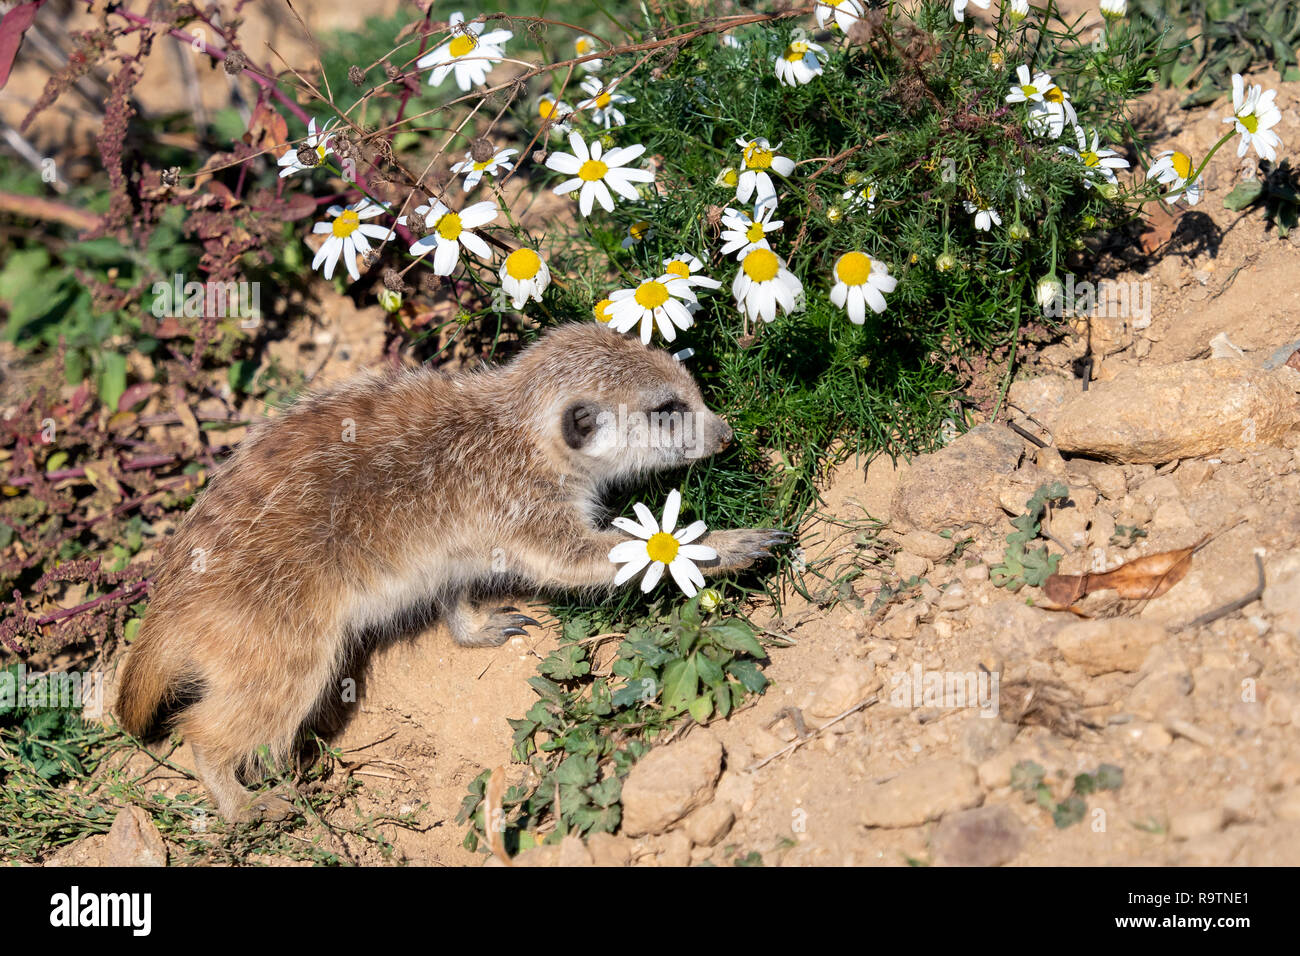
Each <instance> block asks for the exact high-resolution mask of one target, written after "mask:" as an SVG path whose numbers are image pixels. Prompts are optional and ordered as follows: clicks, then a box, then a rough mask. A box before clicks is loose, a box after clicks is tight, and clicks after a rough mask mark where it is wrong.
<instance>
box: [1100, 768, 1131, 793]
mask: <svg viewBox="0 0 1300 956" xmlns="http://www.w3.org/2000/svg"><path fill="white" fill-rule="evenodd" d="M1096 776H1097V789H1098V790H1118V789H1119V788H1120V787H1122V786H1124V770H1123V768H1122V767H1117V766H1115V765H1114V764H1110V763H1104V764H1102V765H1101V766H1100V767H1098V768H1097V774H1096Z"/></svg>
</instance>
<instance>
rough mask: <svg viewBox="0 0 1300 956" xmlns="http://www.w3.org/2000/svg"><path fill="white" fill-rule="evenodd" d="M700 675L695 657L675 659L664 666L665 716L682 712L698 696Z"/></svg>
mask: <svg viewBox="0 0 1300 956" xmlns="http://www.w3.org/2000/svg"><path fill="white" fill-rule="evenodd" d="M699 685H700V677H699V674H698V673H697V671H696V670H695V658H694V657H691V658H688V659H687V660H675V661H673V662H672V663H671V664H669V665H668V666H667V667H665V668H664V684H663V705H664V714H665V716H669V717H671V716H672V715H673V714H678V713H681V711H683V710H685V709H686V708H687V707H688V706H689V705H690V703H691V701H693V700H694V699H695V697H696V691H697V689H698V688H699Z"/></svg>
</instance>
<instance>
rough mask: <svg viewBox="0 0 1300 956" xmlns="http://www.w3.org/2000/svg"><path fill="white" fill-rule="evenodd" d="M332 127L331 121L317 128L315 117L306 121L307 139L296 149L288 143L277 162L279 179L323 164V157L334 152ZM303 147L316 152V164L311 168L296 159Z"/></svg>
mask: <svg viewBox="0 0 1300 956" xmlns="http://www.w3.org/2000/svg"><path fill="white" fill-rule="evenodd" d="M333 125H334V121H333V120H326V122H325V124H324V125H323V126H321V127H319V128H318V127H317V126H316V118H315V117H312V118H311V119H309V120H308V121H307V139H306V140H305V141H304V142H303V143H302V144H301V145H299V146H297V147H295V146H294V145H293V144H292V143H290V144H289V148H288V149H286V150H285V151H284V155H283V156H281V157H280V158H279V159H278V160H277V163H278V164H279V166H280V178H281V179H284V177H286V176H292V175H293V174H294V173H300V172H302V171H303V170H304V169H313V168H315V167H316V166H319V165H320V164H321V163H323V162H325V157H326V156H328V155H329V154H330V153H332V152H334V147H333V146H332V145H331V143H330V140H331V139H332V138H333V137H332V136H331V132H330V128H331V127H332V126H333ZM303 146H306V147H307V148H308V149H314V150H315V151H316V162H314V163H312V165H311V166H307V165H304V164H303V162H302V160H301V159H299V158H298V153H299V151H300V150H301V149H302V148H303Z"/></svg>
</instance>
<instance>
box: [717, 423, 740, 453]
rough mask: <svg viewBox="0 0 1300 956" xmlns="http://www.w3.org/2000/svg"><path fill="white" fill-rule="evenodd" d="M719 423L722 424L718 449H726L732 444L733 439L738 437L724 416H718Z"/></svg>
mask: <svg viewBox="0 0 1300 956" xmlns="http://www.w3.org/2000/svg"><path fill="white" fill-rule="evenodd" d="M718 424H719V425H721V426H722V427H721V429H720V430H719V432H718V451H724V450H725V449H726V448H727V447H728V446H730V445H731V440H732V439H733V438H735V437H736V433H735V432H733V431H732V430H731V426H730V425H728V424H727V420H726V419H725V418H723V417H722V416H718Z"/></svg>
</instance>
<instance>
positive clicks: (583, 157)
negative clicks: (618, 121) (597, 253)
mask: <svg viewBox="0 0 1300 956" xmlns="http://www.w3.org/2000/svg"><path fill="white" fill-rule="evenodd" d="M569 146H570V148H572V149H573V153H572V154H569V153H551V155H550V156H548V157H546V168H547V169H553V170H555V171H556V172H559V173H563V174H565V175H566V176H573V177H574V178H573V179H566V180H565V181H564V182H562V183H560V185H558V186H556V187H555V188H554V189H553V190H552V192H554V193H555V194H556V195H557V196H563V195H565V194H567V193H571V192H573V191H574V190H575V189H581V190H582V191H581V192H580V193H579V194H578V208H579V209H580V210H581V211H582V214H583V215H584V216H590V215H591V206H592V202H593V200H594V201H598V202H599V203H600V204H601V206H602V207H604V209H605V211H606V212H613V211H614V199H613V197H612V196H610V194H609V190H610V188H612V189H613V190H614V192H616V193H618V194H619V195H620V196H622V197H623V198H624V199H632V200H635V199H638V198H640V197H639V196H637V192H636V187H635V186H633V185H632V184H633V183H634V182H636V183H649V182H654V178H655V174H654V173H652V172H651V171H650V170H648V169H626V168H624V167H625V165H626V164H627V163H630V162H631V161H632V160H634V159H636V158H637V157H638V156H640V155H641V154H642V153H644V152H645V147H644V146H642V145H640V144H639V143H638V144H637V145H636V146H620V147H619V148H617V149H611V150H610V151H609V152H608V153H603V154H602V149H603V147H602V146H601V145H600V141H599V140H593V141H592V143H591V145H590V148H588V145H587V143H586V142H585V141H584V140H583V138H582V137H581V136H579V135H578V134H577V133H570V134H569Z"/></svg>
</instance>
